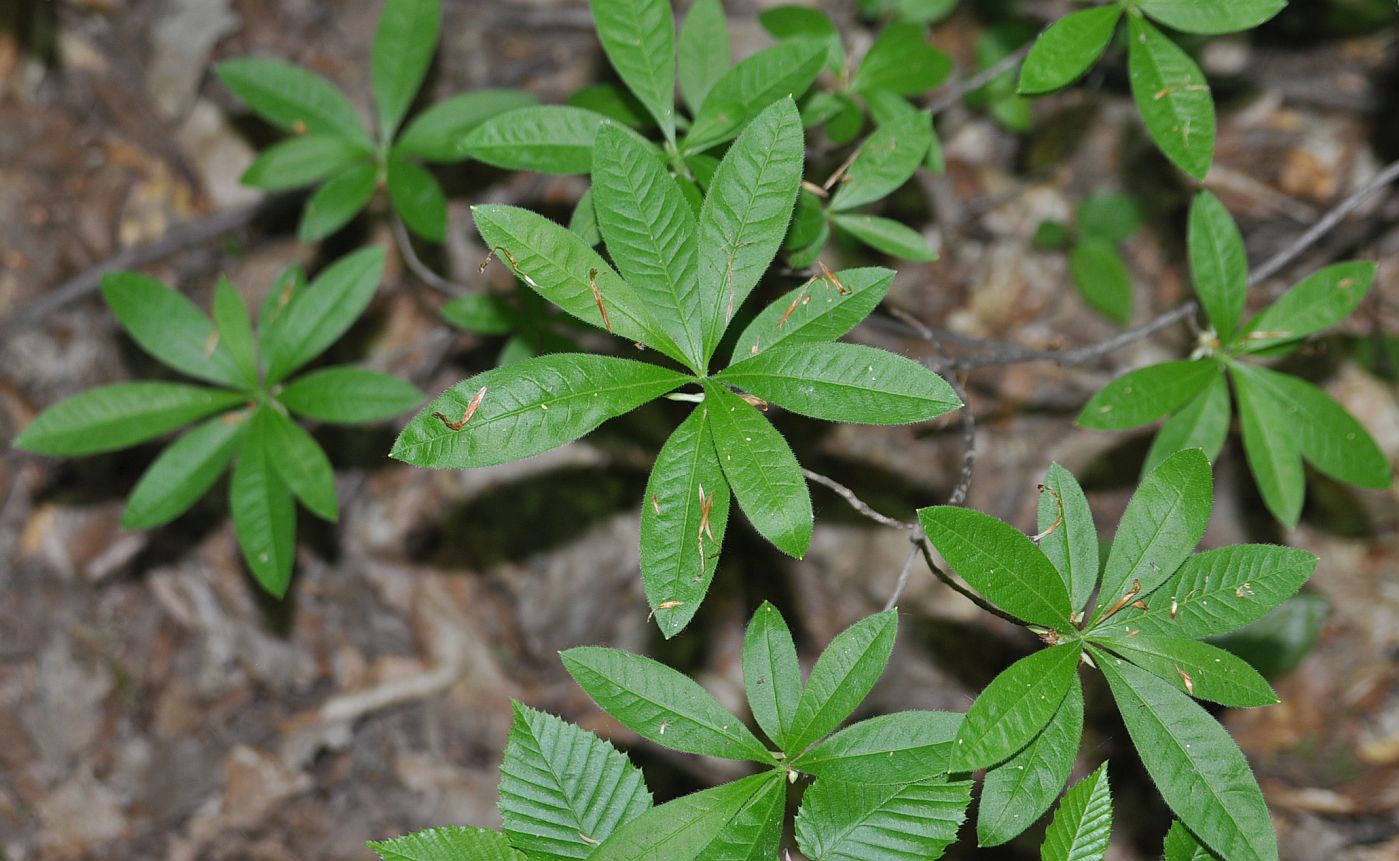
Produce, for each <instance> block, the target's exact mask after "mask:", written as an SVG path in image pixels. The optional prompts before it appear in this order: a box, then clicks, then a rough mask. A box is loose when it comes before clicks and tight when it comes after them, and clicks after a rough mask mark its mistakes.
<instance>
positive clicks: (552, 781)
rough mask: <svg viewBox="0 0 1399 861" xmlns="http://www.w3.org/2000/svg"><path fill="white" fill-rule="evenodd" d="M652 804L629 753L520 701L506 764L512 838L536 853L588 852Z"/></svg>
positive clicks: (507, 824)
mask: <svg viewBox="0 0 1399 861" xmlns="http://www.w3.org/2000/svg"><path fill="white" fill-rule="evenodd" d="M650 808H651V793H650V792H649V791H647V789H646V783H645V781H644V780H643V779H642V776H641V770H640V769H638V768H637V767H636V766H634V765H632V764H631V761H630V760H628V759H627V758H626V756H625V755H623V754H622V753H620V752H618V751H617V749H616V748H614V747H612V745H610V744H608V743H607V742H605V741H603V740H602V739H600V738H598V737H597V736H595V735H593V734H592V733H590V732H587V731H586V730H583V729H581V728H579V727H576V726H574V725H573V724H570V723H568V722H566V721H563V720H560V719H559V718H557V717H554V716H553V715H551V714H546V713H545V712H541V711H535V710H534V709H532V708H529V707H528V706H524V705H521V704H520V703H518V702H517V703H515V721H514V724H513V725H512V726H511V727H510V740H509V742H508V743H507V744H506V746H505V757H504V761H503V762H502V763H501V765H500V815H501V819H502V820H503V821H504V825H503V827H502V830H503V831H504V832H505V834H506V835H507V836H508V837H509V838H510V845H512V846H513V847H515V848H516V849H518V850H520V851H521V852H524V853H525V854H526V855H527V856H528V857H529V858H531V859H533V861H568V859H573V858H587V857H588V855H589V854H590V853H591V852H592V851H593V849H594V848H595V847H596V846H597V845H598V844H599V843H601V842H602V841H603V840H606V839H607V838H608V837H609V836H611V834H612V832H614V831H616V830H617V828H618V827H619V826H621V825H624V824H626V823H627V822H630V821H631V820H633V819H635V818H636V817H638V816H640V815H641V814H643V813H645V812H646V811H647V810H649V809H650ZM464 861H465V859H464Z"/></svg>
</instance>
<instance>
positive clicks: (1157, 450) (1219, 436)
mask: <svg viewBox="0 0 1399 861" xmlns="http://www.w3.org/2000/svg"><path fill="white" fill-rule="evenodd" d="M1230 415H1231V413H1230V410H1229V384H1228V383H1227V382H1226V381H1225V379H1224V374H1223V373H1218V374H1215V375H1214V376H1213V377H1211V378H1210V381H1209V382H1208V383H1207V384H1206V385H1205V388H1204V389H1203V390H1202V391H1201V392H1199V393H1198V394H1196V395H1195V397H1193V398H1191V399H1190V400H1188V401H1186V402H1185V406H1182V407H1180V408H1179V409H1177V410H1176V411H1175V413H1173V414H1172V415H1171V417H1170V418H1169V419H1167V420H1166V423H1165V424H1163V425H1161V430H1159V431H1157V432H1156V438H1155V439H1154V440H1152V441H1151V449H1150V450H1149V451H1148V452H1147V453H1146V463H1144V464H1143V465H1142V473H1143V474H1145V473H1148V472H1150V471H1151V470H1153V469H1155V468H1156V467H1158V466H1160V465H1161V463H1162V461H1164V460H1165V459H1166V458H1168V457H1170V456H1171V455H1173V454H1175V453H1176V452H1178V451H1184V450H1185V449H1187V448H1198V449H1202V450H1203V451H1204V452H1205V457H1207V458H1209V460H1210V463H1214V459H1215V458H1217V457H1219V451H1220V449H1222V448H1224V440H1225V439H1226V438H1227V437H1228V436H1229V416H1230Z"/></svg>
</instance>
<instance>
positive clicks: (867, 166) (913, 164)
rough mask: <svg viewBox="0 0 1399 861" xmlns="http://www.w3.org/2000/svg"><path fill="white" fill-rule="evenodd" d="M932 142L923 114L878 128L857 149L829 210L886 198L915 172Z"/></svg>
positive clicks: (906, 114)
mask: <svg viewBox="0 0 1399 861" xmlns="http://www.w3.org/2000/svg"><path fill="white" fill-rule="evenodd" d="M932 140H933V127H932V125H931V122H930V118H929V114H928V113H927V112H925V111H906V112H903V113H902V114H901V115H900V116H898V117H895V118H894V119H893V120H891V121H889V122H887V123H885V124H883V125H881V126H880V127H879V128H878V129H876V130H875V132H874V134H872V135H870V136H869V138H868V139H867V140H866V141H865V142H864V144H862V145H861V146H860V154H859V155H857V156H856V157H855V160H854V161H853V162H851V164H850V167H849V168H848V169H847V170H846V171H845V176H844V178H843V179H842V180H841V183H840V187H839V188H838V189H837V190H836V193H835V196H834V197H832V198H831V203H830V210H831V211H832V212H844V211H846V210H850V209H854V208H855V207H857V206H864V205H865V204H866V203H872V202H874V201H876V200H879V199H880V198H883V197H886V196H888V195H889V194H890V193H891V192H893V191H894V190H895V189H897V188H898V187H899V186H901V185H903V184H904V183H905V182H908V180H909V178H910V177H912V176H913V174H914V172H915V171H917V170H918V166H919V165H920V164H922V163H923V157H924V156H925V155H927V153H928V145H929V144H930V143H932Z"/></svg>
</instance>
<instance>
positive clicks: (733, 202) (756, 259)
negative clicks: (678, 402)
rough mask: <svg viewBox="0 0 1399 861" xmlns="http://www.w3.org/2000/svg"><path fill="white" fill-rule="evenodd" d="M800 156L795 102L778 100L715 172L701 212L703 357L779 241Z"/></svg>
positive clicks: (792, 198)
mask: <svg viewBox="0 0 1399 861" xmlns="http://www.w3.org/2000/svg"><path fill="white" fill-rule="evenodd" d="M804 154H805V146H804V143H803V139H802V129H801V118H800V117H799V116H797V108H796V104H795V103H794V102H793V101H792V100H791V99H781V100H779V101H777V102H775V103H773V105H772V106H771V107H769V108H767V109H766V110H764V111H763V112H762V113H761V114H759V115H758V116H757V117H756V118H755V119H754V120H753V121H752V122H751V123H749V124H748V127H747V128H746V129H744V130H743V133H742V134H740V135H739V136H738V140H737V141H735V142H734V144H733V146H731V147H729V151H728V153H727V154H726V155H725V156H724V160H723V161H721V162H720V163H719V168H718V170H717V171H715V174H714V179H713V181H712V182H710V184H709V195H708V196H707V197H706V198H705V200H704V206H703V208H702V209H701V210H700V217H699V284H700V296H701V297H702V298H703V304H702V306H701V308H702V312H703V315H702V316H703V326H704V330H703V336H704V343H703V346H704V353H703V358H704V359H705V361H708V360H709V358H710V357H711V356H712V355H713V353H714V348H715V347H717V346H718V344H719V339H720V337H722V336H723V334H724V330H725V329H726V328H727V326H728V324H729V321H731V320H732V319H733V315H734V312H735V311H736V310H737V309H738V308H739V306H741V305H742V304H743V301H744V300H745V299H747V298H748V295H749V294H750V293H752V292H753V288H754V286H756V285H757V283H758V280H759V279H760V278H762V276H763V273H764V272H766V271H767V268H768V266H769V265H770V264H771V263H772V258H773V257H774V256H775V255H776V254H777V249H778V248H779V247H780V246H781V245H782V239H783V236H785V235H786V233H787V223H788V222H789V221H790V220H791V218H792V206H793V202H794V201H795V199H796V195H797V187H798V186H799V185H800V184H801V176H802V158H803V156H804Z"/></svg>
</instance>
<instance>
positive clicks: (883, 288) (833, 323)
mask: <svg viewBox="0 0 1399 861" xmlns="http://www.w3.org/2000/svg"><path fill="white" fill-rule="evenodd" d="M893 281H894V272H893V270H891V269H881V268H878V267H873V266H872V267H868V268H864V269H843V270H841V271H840V272H837V273H835V277H834V279H828V278H819V277H818V278H812V279H811V280H810V281H807V282H806V283H805V284H803V285H802V286H800V287H797V288H795V289H793V290H790V291H788V292H787V293H785V294H784V295H783V296H781V297H780V298H779V299H777V301H775V302H773V303H772V304H771V305H769V306H767V307H766V308H764V309H763V310H762V311H760V312H759V313H758V316H756V317H754V318H753V321H752V322H751V323H749V324H748V326H747V327H746V328H745V329H744V330H743V332H742V333H741V334H740V335H739V336H738V341H737V342H736V343H735V344H734V351H733V357H732V358H731V359H730V360H729V363H730V364H737V363H738V362H741V361H743V360H744V359H747V358H749V357H750V356H756V355H758V354H759V353H760V352H762V351H764V350H768V349H771V348H772V347H775V346H777V345H778V344H783V345H791V344H822V343H828V342H830V341H834V340H835V339H837V338H839V337H840V336H841V335H844V334H845V333H846V332H849V331H850V330H851V329H853V328H855V326H856V325H858V324H859V323H860V321H861V320H863V319H865V318H866V317H868V316H869V315H870V312H871V311H873V310H874V309H875V306H877V305H878V304H879V303H880V301H881V300H882V299H883V298H884V296H885V295H886V294H888V292H889V286H890V285H891V284H893Z"/></svg>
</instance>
